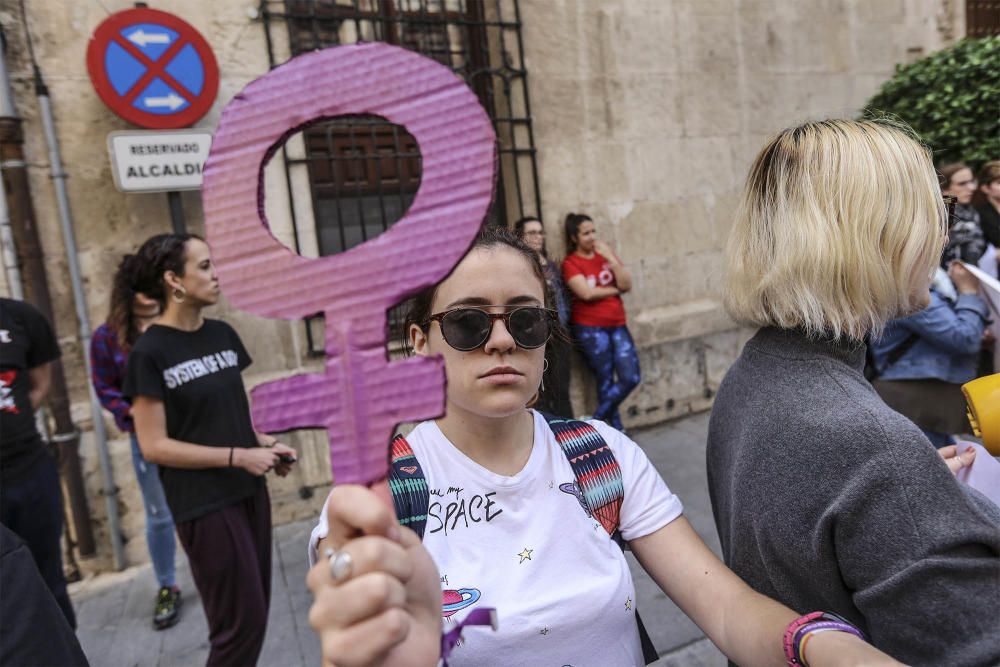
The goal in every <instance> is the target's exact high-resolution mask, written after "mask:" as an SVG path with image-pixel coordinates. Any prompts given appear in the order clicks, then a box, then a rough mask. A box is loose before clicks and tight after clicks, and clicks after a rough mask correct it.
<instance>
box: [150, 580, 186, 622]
mask: <svg viewBox="0 0 1000 667" xmlns="http://www.w3.org/2000/svg"><path fill="white" fill-rule="evenodd" d="M180 608H181V591H180V589H179V588H177V587H176V586H174V587H173V588H170V587H168V586H164V587H163V588H161V589H160V592H159V593H157V594H156V606H155V607H153V627H154V628H156V629H157V630H164V629H166V628H169V627H170V626H171V625H173V624H174V623H176V622H177V616H178V611H179V610H180Z"/></svg>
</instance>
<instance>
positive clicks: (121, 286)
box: [107, 255, 140, 350]
mask: <svg viewBox="0 0 1000 667" xmlns="http://www.w3.org/2000/svg"><path fill="white" fill-rule="evenodd" d="M139 266H140V262H139V258H138V257H137V256H135V255H125V256H124V257H122V261H121V262H119V263H118V270H117V271H115V276H114V278H113V279H112V281H111V303H110V304H109V306H108V320H107V325H108V327H110V328H111V331H112V332H113V333H114V335H115V338H116V339H117V341H118V345H119V347H121V348H122V349H124V350H127V349H129V348H130V347H132V344H133V343H135V341H136V339H137V338H138V337H139V330H138V329H137V328H136V326H135V320H134V318H133V317H132V304H133V302H134V301H135V295H136V292H137V290H136V288H135V286H136V281H137V279H138V274H139Z"/></svg>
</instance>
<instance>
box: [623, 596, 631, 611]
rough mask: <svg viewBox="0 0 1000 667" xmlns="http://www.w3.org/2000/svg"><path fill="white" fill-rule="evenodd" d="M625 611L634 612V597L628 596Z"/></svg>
mask: <svg viewBox="0 0 1000 667" xmlns="http://www.w3.org/2000/svg"><path fill="white" fill-rule="evenodd" d="M625 611H632V596H631V595H630V596H628V599H626V600H625Z"/></svg>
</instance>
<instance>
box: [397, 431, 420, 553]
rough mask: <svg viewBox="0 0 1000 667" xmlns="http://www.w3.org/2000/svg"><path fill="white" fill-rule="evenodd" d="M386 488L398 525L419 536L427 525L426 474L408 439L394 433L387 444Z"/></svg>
mask: <svg viewBox="0 0 1000 667" xmlns="http://www.w3.org/2000/svg"><path fill="white" fill-rule="evenodd" d="M389 451H390V455H389V490H390V491H391V492H392V505H393V507H394V508H395V509H396V518H397V519H398V520H399V523H400V525H403V526H406V527H407V528H410V529H412V530H413V532H415V533H416V534H417V537H419V538H420V539H423V538H424V529H425V528H426V527H427V508H428V506H429V505H430V493H429V492H428V490H427V478H426V477H425V476H424V471H423V469H422V468H421V467H420V462H419V461H417V457H416V455H414V453H413V449H412V448H411V447H410V443H408V442H407V441H406V438H404V437H403V436H402V435H397V436H396V437H395V438H393V439H392V443H391V444H390V445H389Z"/></svg>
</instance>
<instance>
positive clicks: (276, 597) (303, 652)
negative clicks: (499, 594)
mask: <svg viewBox="0 0 1000 667" xmlns="http://www.w3.org/2000/svg"><path fill="white" fill-rule="evenodd" d="M707 430H708V413H702V414H698V415H693V416H690V417H686V418H684V419H680V420H676V421H673V422H670V423H667V424H663V425H660V426H655V427H652V428H647V429H643V430H640V431H636V432H635V433H633V434H632V436H633V438H634V439H635V440H636V442H638V443H639V444H640V445H641V446H642V448H643V449H644V450H645V452H646V454H647V455H648V456H649V458H650V460H651V461H652V462H653V464H654V465H655V466H656V468H657V469H658V470H659V471H660V473H661V474H662V475H663V478H664V479H665V480H666V481H667V485H668V486H669V487H670V489H671V490H672V491H673V492H674V493H676V494H677V495H678V496H680V498H681V500H682V501H683V503H684V514H685V515H686V516H687V518H688V520H689V521H690V522H691V523H692V524H693V525H694V528H695V530H697V531H698V533H699V534H700V535H701V536H702V538H704V540H705V541H706V542H707V543H708V545H709V546H710V547H711V548H712V550H713V551H715V552H716V553H719V540H718V537H717V536H716V533H715V524H714V523H713V521H712V508H711V505H710V503H709V499H708V488H707V486H706V477H705V439H706V433H707ZM311 529H312V522H311V521H306V522H298V523H293V524H288V525H284V526H280V527H278V528H275V530H274V558H273V563H274V571H273V576H272V586H271V612H270V617H269V619H268V627H267V637H266V639H265V641H264V649H263V652H262V654H261V657H260V662H259V664H260V665H261V666H262V667H272V666H274V667H296V666H299V665H302V666H308V667H316V666H317V665H319V664H320V652H319V641H318V640H317V638H316V635H315V634H313V632H312V629H311V628H310V627H309V621H308V616H309V605H310V603H311V601H312V596H311V595H310V593H309V590H308V589H307V588H306V586H305V577H306V570H307V569H308V562H307V560H306V547H305V545H306V541H307V539H308V536H309V531H310V530H311ZM626 558H627V559H628V560H629V564H630V566H631V568H632V575H633V577H634V579H635V584H636V589H637V591H638V598H639V599H638V607H637V608H638V609H639V610H640V613H641V614H642V617H643V620H644V621H645V624H646V628H647V630H648V631H649V633H650V635H651V637H652V639H653V643H654V644H655V645H656V648H657V650H658V651H659V654H660V656H661V657H660V660H658V661H657V662H656V663H655V664H656V665H658V666H659V667H725V665H726V660H725V658H724V657H723V656H722V654H721V653H720V652H719V651H718V650H717V649H716V648H715V647H714V646H713V645H712V644H711V642H709V641H708V640H707V639H705V637H704V635H703V634H702V632H701V631H700V630H699V629H698V628H697V626H695V625H694V624H693V623H692V622H691V621H690V620H688V618H687V617H686V616H685V615H684V613H683V612H681V611H680V609H678V608H677V606H676V605H674V604H673V603H672V602H671V601H670V600H669V599H668V598H667V597H666V596H665V595H664V594H663V593H662V591H660V589H659V588H658V587H657V586H656V584H655V583H653V581H652V580H651V579H650V578H649V577H648V576H647V575H646V573H645V572H644V571H643V569H642V568H641V567H640V566H639V565H638V564H637V563H636V561H635V559H634V558H633V557H632V555H631V554H627V555H626ZM177 565H178V573H177V575H178V580H179V585H180V586H181V589H182V590H183V592H184V606H183V608H182V609H181V619H180V621H179V622H178V624H177V625H175V626H174V627H172V628H170V629H168V630H164V631H160V632H157V631H155V630H153V628H152V622H151V617H152V606H153V596H154V593H155V591H156V581H155V578H154V576H153V572H152V568H151V567H150V566H149V565H148V564H147V565H143V566H139V567H133V568H129V569H128V570H125V571H123V572H116V573H111V574H104V575H100V576H97V577H93V578H91V579H88V580H85V581H82V582H78V583H75V584H72V585H71V586H70V594H71V596H72V598H73V604H74V606H75V608H76V615H77V622H78V624H79V627H78V629H77V636H78V637H79V638H80V643H81V645H82V646H83V650H84V652H85V653H86V654H87V657H88V659H89V660H90V663H91V665H94V666H95V667H98V666H100V667H132V666H137V665H141V666H143V667H146V666H154V665H155V666H161V667H174V666H176V667H182V666H183V667H189V666H193V665H203V664H205V659H206V658H207V656H208V631H207V626H206V624H205V615H204V613H203V612H202V608H201V601H200V600H199V599H198V593H197V591H196V590H195V587H194V583H193V582H192V581H191V573H190V570H189V569H188V565H187V561H186V559H185V558H184V556H183V552H182V551H181V550H178V563H177Z"/></svg>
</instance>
